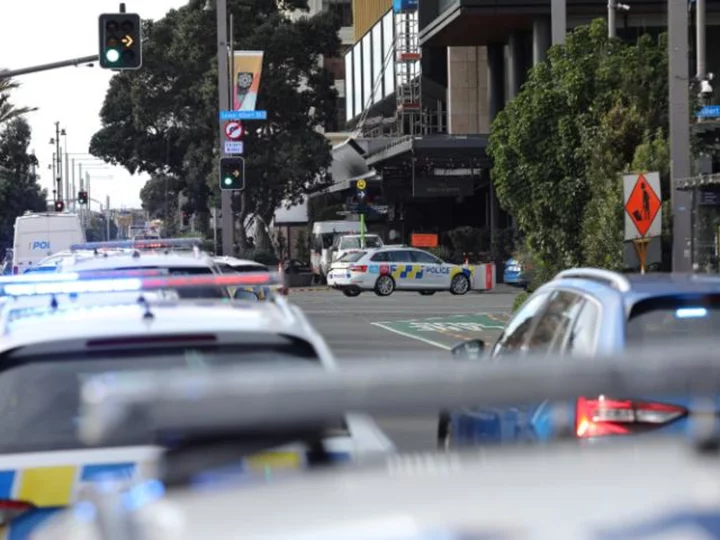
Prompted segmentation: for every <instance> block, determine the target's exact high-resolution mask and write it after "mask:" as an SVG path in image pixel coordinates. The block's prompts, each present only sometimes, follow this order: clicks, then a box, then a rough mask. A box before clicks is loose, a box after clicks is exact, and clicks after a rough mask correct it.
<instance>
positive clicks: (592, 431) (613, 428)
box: [575, 396, 687, 439]
mask: <svg viewBox="0 0 720 540" xmlns="http://www.w3.org/2000/svg"><path fill="white" fill-rule="evenodd" d="M575 412H576V415H575V433H576V434H577V436H578V437H579V438H582V439H585V438H592V437H605V436H608V435H630V434H633V433H637V432H641V431H647V430H648V429H649V428H652V427H659V426H662V425H665V424H669V423H670V422H673V421H675V420H677V419H678V418H681V417H683V416H685V415H686V414H687V409H685V408H683V407H678V406H676V405H667V404H665V403H647V402H643V401H631V400H625V399H612V398H607V397H605V396H599V397H598V398H597V399H589V398H585V397H581V398H578V400H577V404H576V407H575Z"/></svg>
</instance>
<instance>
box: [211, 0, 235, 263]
mask: <svg viewBox="0 0 720 540" xmlns="http://www.w3.org/2000/svg"><path fill="white" fill-rule="evenodd" d="M215 9H216V11H217V61H218V99H219V110H220V111H225V110H231V109H232V104H231V103H230V75H229V73H228V64H229V62H228V46H227V35H228V31H227V30H228V29H227V0H215ZM218 124H219V126H220V141H224V140H225V126H224V124H223V123H222V122H218ZM220 152H221V157H225V156H226V154H225V148H224V145H223V147H222V148H220ZM232 197H233V194H232V192H231V191H221V192H220V211H221V212H222V221H221V223H222V248H223V255H225V256H233V255H234V254H235V249H234V248H235V216H234V214H233V209H232Z"/></svg>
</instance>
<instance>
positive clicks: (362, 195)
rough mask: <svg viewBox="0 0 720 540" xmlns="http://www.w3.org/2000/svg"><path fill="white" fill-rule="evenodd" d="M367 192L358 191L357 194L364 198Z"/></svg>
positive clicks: (359, 197)
mask: <svg viewBox="0 0 720 540" xmlns="http://www.w3.org/2000/svg"><path fill="white" fill-rule="evenodd" d="M365 195H366V193H365V192H364V191H362V190H360V191H358V193H357V196H358V199H360V200H363V199H364V198H365Z"/></svg>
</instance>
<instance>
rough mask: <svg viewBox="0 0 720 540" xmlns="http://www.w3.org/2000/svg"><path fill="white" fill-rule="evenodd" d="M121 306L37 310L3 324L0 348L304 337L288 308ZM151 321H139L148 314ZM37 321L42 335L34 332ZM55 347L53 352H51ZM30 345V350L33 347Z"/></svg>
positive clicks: (175, 303)
mask: <svg viewBox="0 0 720 540" xmlns="http://www.w3.org/2000/svg"><path fill="white" fill-rule="evenodd" d="M148 306H149V307H146V306H145V305H142V304H140V303H138V302H137V301H135V302H128V303H126V304H118V303H111V304H100V305H98V304H95V305H85V304H81V305H78V306H77V307H75V308H74V309H67V310H58V311H55V310H52V309H49V308H48V309H47V310H39V311H38V313H37V314H34V315H29V316H27V317H22V318H20V319H18V320H15V321H11V322H9V323H8V324H7V325H6V334H5V335H4V336H3V339H2V343H1V344H0V350H2V351H7V350H9V349H15V348H18V347H26V346H30V345H35V346H41V345H42V344H45V343H47V344H49V346H50V347H51V348H50V349H48V350H52V351H56V350H57V348H58V342H62V341H68V342H77V341H82V342H84V341H86V340H91V339H122V338H124V337H130V336H135V337H137V336H153V335H168V334H170V335H178V336H182V335H197V334H202V333H211V334H215V335H216V336H218V339H221V338H220V336H225V339H230V340H231V341H232V336H233V335H234V334H235V335H239V334H244V333H251V334H253V335H261V334H275V335H277V334H286V335H288V336H295V337H298V338H303V339H308V336H307V332H306V331H305V328H304V326H303V325H302V324H299V322H298V319H297V318H295V317H293V316H291V315H290V314H289V313H292V312H289V311H288V310H284V309H281V308H280V307H279V306H278V305H276V304H275V303H273V302H242V301H234V302H218V301H217V300H207V299H192V300H167V301H158V302H148ZM148 309H149V311H150V312H151V313H152V317H151V318H147V317H144V315H145V314H146V312H147V310H148ZM38 322H42V324H43V331H42V332H41V333H38ZM53 347H54V348H53ZM34 348H35V347H33V349H34Z"/></svg>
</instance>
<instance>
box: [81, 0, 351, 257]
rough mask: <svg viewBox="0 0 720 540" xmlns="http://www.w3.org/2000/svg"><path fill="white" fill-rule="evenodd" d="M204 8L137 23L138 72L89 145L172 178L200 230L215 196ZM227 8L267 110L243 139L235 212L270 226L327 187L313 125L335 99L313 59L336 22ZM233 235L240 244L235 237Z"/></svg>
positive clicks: (120, 88)
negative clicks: (258, 72) (256, 68)
mask: <svg viewBox="0 0 720 540" xmlns="http://www.w3.org/2000/svg"><path fill="white" fill-rule="evenodd" d="M205 5H206V2H205V0H191V1H190V2H189V3H188V4H187V5H186V6H184V7H182V8H180V9H177V10H171V11H170V12H168V13H167V15H166V16H165V17H164V18H162V19H160V20H158V21H156V22H152V21H150V22H147V23H146V27H145V36H146V37H147V41H146V42H145V43H144V45H143V62H144V65H143V69H141V70H138V71H137V72H125V73H121V74H118V75H116V76H114V77H113V79H112V80H111V83H110V88H109V90H108V93H107V95H106V97H105V103H104V105H103V108H102V110H101V113H100V116H101V120H102V128H101V129H100V131H98V132H97V133H96V134H95V136H94V137H93V139H92V141H91V144H90V152H91V153H92V154H93V155H95V156H98V157H101V158H102V159H104V160H106V161H108V162H110V163H113V164H116V165H122V166H124V167H125V168H127V169H128V170H129V171H130V172H131V173H134V172H137V171H142V172H147V173H151V174H153V175H170V176H172V177H173V178H175V179H176V180H177V183H176V184H175V187H174V188H173V189H175V190H177V191H175V192H174V193H173V194H171V196H172V195H175V196H177V192H178V191H183V192H184V193H185V195H186V196H187V197H188V199H189V203H188V205H189V206H188V208H187V210H188V211H189V212H190V213H196V214H198V215H199V217H200V222H201V223H207V215H208V202H209V200H211V199H214V198H216V197H217V192H218V191H219V189H218V179H217V170H216V169H217V157H218V152H217V149H218V148H219V144H220V141H219V140H218V131H219V127H218V103H217V61H216V55H217V46H216V31H215V24H216V14H215V12H214V11H207V10H206V9H205ZM228 5H229V10H230V12H231V13H232V14H233V17H234V28H235V36H234V39H235V47H236V49H238V50H262V51H264V54H265V56H264V65H263V72H262V80H261V84H260V91H259V95H258V101H257V108H258V109H264V110H267V111H268V120H267V122H262V123H252V124H249V125H250V126H252V128H255V129H250V130H249V131H248V133H247V135H246V136H245V138H244V141H245V146H246V148H247V149H248V153H247V155H246V179H247V205H246V208H245V209H244V213H248V212H252V213H255V214H258V215H260V216H261V217H262V218H263V220H264V221H265V222H270V221H271V218H272V215H273V213H274V211H275V209H276V208H277V207H278V205H279V204H280V203H281V201H283V200H290V201H293V202H296V201H299V200H300V198H301V197H302V195H303V194H304V193H305V192H307V191H308V190H309V189H312V188H313V187H316V186H317V185H318V183H322V182H325V181H326V178H327V175H326V174H325V172H326V170H327V168H328V167H329V165H330V161H331V156H330V150H331V147H330V143H329V142H328V141H327V139H326V138H325V137H324V136H323V135H322V134H321V133H319V132H318V130H317V127H318V126H321V125H324V124H326V123H327V122H329V121H331V120H333V119H334V116H335V114H336V102H337V92H336V91H335V89H334V88H333V77H332V75H331V74H330V73H329V72H328V71H327V70H325V69H324V68H323V67H322V62H321V61H320V59H321V55H327V56H332V55H334V54H335V53H336V52H337V49H338V47H339V45H340V43H339V39H338V29H339V24H338V21H337V20H335V19H334V18H333V17H332V16H331V15H329V14H320V15H316V16H314V17H312V18H307V17H302V18H300V19H298V20H291V19H290V18H289V17H288V15H287V14H286V13H287V10H292V9H305V10H306V9H307V0H273V1H269V0H230V1H229V2H228ZM150 193H151V191H147V192H146V194H148V195H150ZM144 202H145V204H146V206H148V207H149V206H151V203H150V201H149V200H148V201H144ZM241 222H242V220H241ZM238 236H239V239H240V241H241V242H242V241H243V239H244V234H240V235H238ZM241 247H242V246H241Z"/></svg>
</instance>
